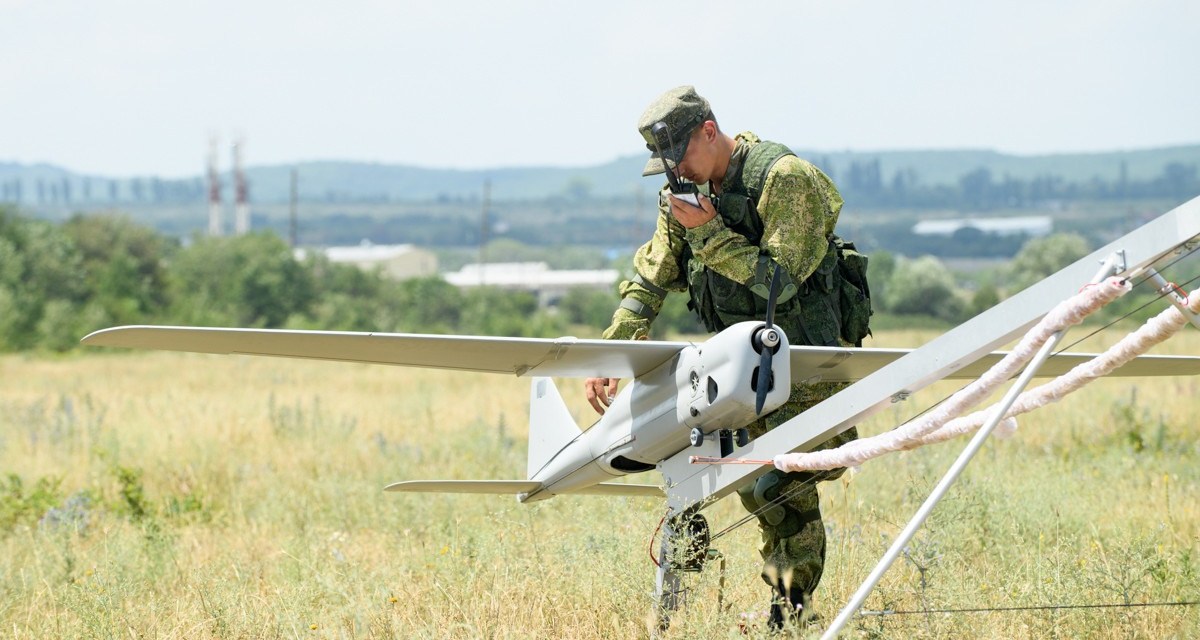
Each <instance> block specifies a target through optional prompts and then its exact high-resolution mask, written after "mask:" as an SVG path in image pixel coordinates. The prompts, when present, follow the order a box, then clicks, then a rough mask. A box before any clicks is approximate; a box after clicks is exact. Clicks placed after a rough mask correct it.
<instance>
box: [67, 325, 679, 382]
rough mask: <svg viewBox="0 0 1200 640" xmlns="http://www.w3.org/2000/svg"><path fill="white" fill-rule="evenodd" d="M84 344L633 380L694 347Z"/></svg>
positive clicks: (471, 341)
mask: <svg viewBox="0 0 1200 640" xmlns="http://www.w3.org/2000/svg"><path fill="white" fill-rule="evenodd" d="M83 344H86V345H95V346H103V347H128V348H133V349H158V350H164V351H191V352H196V353H221V354H243V355H256V356H282V357H286V358H311V359H315V360H339V361H345V362H367V363H374V364H391V365H400V366H406V367H426V368H434V369H456V370H460V371H479V372H486V373H507V374H512V375H518V376H524V375H534V376H559V377H578V378H590V377H606V378H633V377H637V376H640V375H642V374H644V373H647V372H649V371H652V370H653V369H654V368H655V367H657V366H658V365H660V364H662V363H663V362H666V361H667V360H668V359H669V358H671V357H672V356H674V355H675V354H676V353H678V352H679V350H680V349H683V348H684V347H686V346H687V345H688V343H686V342H651V341H648V340H634V341H614V340H580V339H578V338H573V337H565V338H554V339H544V338H494V337H485V336H456V335H424V334H409V333H355V332H348V331H286V330H277V329H221V328H209V327H152V326H127V327H114V328H111V329H102V330H100V331H96V332H94V333H91V334H89V335H88V336H86V337H85V338H84V339H83Z"/></svg>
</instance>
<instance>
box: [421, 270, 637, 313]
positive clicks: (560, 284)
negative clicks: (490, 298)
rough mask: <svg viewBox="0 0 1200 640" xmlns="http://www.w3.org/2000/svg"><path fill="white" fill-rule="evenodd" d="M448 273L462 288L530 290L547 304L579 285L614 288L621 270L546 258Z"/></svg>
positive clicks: (542, 302)
mask: <svg viewBox="0 0 1200 640" xmlns="http://www.w3.org/2000/svg"><path fill="white" fill-rule="evenodd" d="M444 277H445V278H446V282H449V283H450V284H452V285H454V286H456V287H458V288H460V289H469V288H471V287H479V286H488V287H499V288H501V289H509V290H512V291H529V292H531V293H533V294H535V295H537V297H538V303H539V304H541V305H542V306H546V305H549V304H553V303H555V302H557V301H558V300H559V299H560V298H562V297H563V296H564V295H566V293H567V291H570V290H571V289H575V288H578V287H583V288H588V289H597V290H599V291H613V288H614V286H615V285H616V283H617V278H618V277H619V274H618V273H617V270H616V269H564V270H555V269H551V268H550V267H549V265H547V264H546V263H545V262H494V263H488V264H484V265H479V264H468V265H466V266H464V267H463V268H462V269H461V270H460V271H456V272H454V273H447V274H446V275H445V276H444Z"/></svg>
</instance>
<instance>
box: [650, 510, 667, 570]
mask: <svg viewBox="0 0 1200 640" xmlns="http://www.w3.org/2000/svg"><path fill="white" fill-rule="evenodd" d="M666 521H667V516H666V514H663V517H662V518H661V519H660V520H659V521H658V526H657V527H654V535H651V536H650V560H651V561H652V562H653V563H654V566H656V567H661V566H662V564H661V563H660V562H659V561H658V558H655V557H654V539H655V538H657V537H658V530H659V529H662V525H663V523H664V522H666Z"/></svg>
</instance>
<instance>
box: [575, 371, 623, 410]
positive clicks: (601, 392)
mask: <svg viewBox="0 0 1200 640" xmlns="http://www.w3.org/2000/svg"><path fill="white" fill-rule="evenodd" d="M619 380H620V378H588V379H587V380H586V381H584V383H583V389H584V391H585V392H586V393H587V399H588V402H590V403H592V408H593V409H595V410H596V413H599V414H601V415H603V414H604V410H605V409H606V408H608V405H609V404H611V403H612V399H613V396H615V395H617V382H618V381H619Z"/></svg>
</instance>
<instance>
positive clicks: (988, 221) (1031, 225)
mask: <svg viewBox="0 0 1200 640" xmlns="http://www.w3.org/2000/svg"><path fill="white" fill-rule="evenodd" d="M966 228H974V229H978V230H980V231H982V232H984V233H994V234H996V235H1000V236H1011V235H1016V234H1018V233H1023V234H1025V235H1028V236H1044V235H1049V234H1050V233H1051V232H1052V231H1054V220H1053V219H1052V218H1050V216H1018V217H1013V218H955V219H952V220H922V221H920V222H918V223H917V224H916V225H915V226H913V229H912V231H913V233H915V234H917V235H919V236H952V235H954V232H955V231H958V230H959V229H966Z"/></svg>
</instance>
